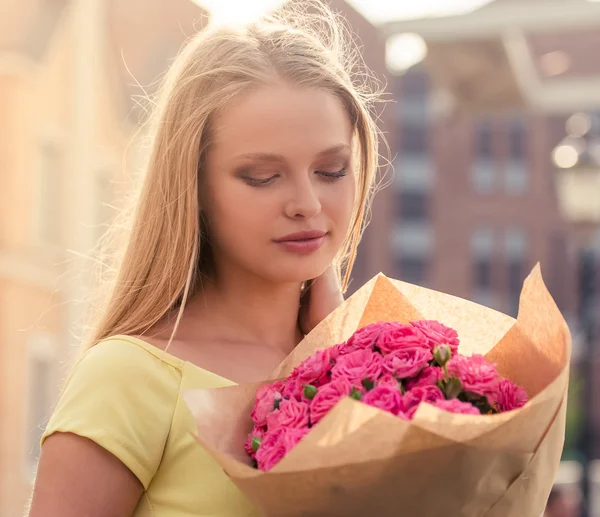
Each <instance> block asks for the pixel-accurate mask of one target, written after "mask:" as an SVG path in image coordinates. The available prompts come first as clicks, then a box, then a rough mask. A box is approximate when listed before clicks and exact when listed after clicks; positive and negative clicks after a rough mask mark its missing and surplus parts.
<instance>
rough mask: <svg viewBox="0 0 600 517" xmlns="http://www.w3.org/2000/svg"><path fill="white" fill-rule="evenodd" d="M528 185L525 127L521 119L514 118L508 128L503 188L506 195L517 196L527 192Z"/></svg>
mask: <svg viewBox="0 0 600 517" xmlns="http://www.w3.org/2000/svg"><path fill="white" fill-rule="evenodd" d="M528 184H529V167H528V160H527V126H526V123H525V120H524V119H523V118H522V117H515V118H513V119H511V120H510V122H509V126H508V161H507V164H506V170H505V173H504V186H505V189H506V192H507V193H508V194H511V195H519V194H523V193H524V192H525V191H526V190H527V186H528Z"/></svg>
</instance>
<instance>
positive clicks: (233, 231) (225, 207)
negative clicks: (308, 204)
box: [209, 185, 273, 247]
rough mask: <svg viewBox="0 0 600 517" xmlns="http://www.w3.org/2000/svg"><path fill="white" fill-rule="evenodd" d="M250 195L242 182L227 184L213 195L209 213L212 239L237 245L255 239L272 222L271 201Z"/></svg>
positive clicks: (228, 244) (223, 243) (224, 243)
mask: <svg viewBox="0 0 600 517" xmlns="http://www.w3.org/2000/svg"><path fill="white" fill-rule="evenodd" d="M251 194H252V193H251V192H249V191H248V189H247V188H245V187H244V186H243V185H233V186H231V185H230V186H229V188H227V189H223V190H222V191H220V195H216V196H214V198H213V203H212V205H211V211H210V214H209V216H210V219H211V221H212V224H211V228H212V229H213V232H214V234H215V235H214V238H215V240H216V241H217V242H219V243H220V244H221V245H226V246H227V247H229V246H231V245H232V243H231V242H230V241H232V240H235V243H237V244H234V245H238V246H239V244H240V243H242V242H244V241H246V240H249V241H256V239H255V237H256V235H257V234H259V233H261V232H263V231H264V230H265V228H266V225H267V224H268V222H269V221H273V214H272V213H271V206H270V204H269V203H265V202H260V200H261V198H260V197H258V196H253V195H251ZM225 241H227V242H225Z"/></svg>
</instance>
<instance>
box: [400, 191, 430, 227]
mask: <svg viewBox="0 0 600 517" xmlns="http://www.w3.org/2000/svg"><path fill="white" fill-rule="evenodd" d="M399 197H400V199H399V203H398V206H399V209H400V210H399V212H400V213H399V216H400V219H401V220H402V221H406V222H411V221H426V220H427V219H428V218H429V196H428V194H427V192H423V191H410V190H404V191H402V192H401V193H400V196H399Z"/></svg>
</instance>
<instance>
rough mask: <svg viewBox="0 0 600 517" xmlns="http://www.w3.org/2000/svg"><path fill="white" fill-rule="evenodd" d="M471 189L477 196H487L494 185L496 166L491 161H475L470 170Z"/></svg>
mask: <svg viewBox="0 0 600 517" xmlns="http://www.w3.org/2000/svg"><path fill="white" fill-rule="evenodd" d="M471 174H472V182H473V187H474V188H475V190H476V191H477V193H478V194H489V193H491V192H492V191H493V190H494V186H495V184H496V166H495V164H494V163H493V162H492V161H491V160H476V161H475V163H474V164H473V166H472V168H471Z"/></svg>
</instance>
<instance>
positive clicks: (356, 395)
mask: <svg viewBox="0 0 600 517" xmlns="http://www.w3.org/2000/svg"><path fill="white" fill-rule="evenodd" d="M350 398H353V399H354V400H360V399H362V393H361V392H360V390H357V389H356V388H352V391H351V392H350Z"/></svg>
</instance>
